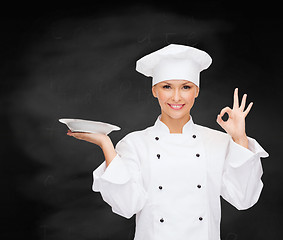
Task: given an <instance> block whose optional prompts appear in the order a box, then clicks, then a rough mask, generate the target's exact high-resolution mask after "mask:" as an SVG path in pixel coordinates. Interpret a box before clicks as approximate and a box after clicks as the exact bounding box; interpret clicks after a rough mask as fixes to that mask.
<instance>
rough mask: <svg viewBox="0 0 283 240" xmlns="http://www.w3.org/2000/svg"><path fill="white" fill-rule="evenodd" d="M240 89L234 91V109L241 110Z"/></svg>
mask: <svg viewBox="0 0 283 240" xmlns="http://www.w3.org/2000/svg"><path fill="white" fill-rule="evenodd" d="M238 91H239V90H238V88H235V90H234V103H233V109H234V108H239V97H238Z"/></svg>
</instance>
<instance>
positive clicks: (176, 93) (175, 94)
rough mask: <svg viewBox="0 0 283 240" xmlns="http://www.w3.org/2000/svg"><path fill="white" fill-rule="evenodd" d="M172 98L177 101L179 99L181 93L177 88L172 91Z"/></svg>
mask: <svg viewBox="0 0 283 240" xmlns="http://www.w3.org/2000/svg"><path fill="white" fill-rule="evenodd" d="M172 99H173V101H174V102H179V101H180V100H181V93H180V91H179V89H175V91H174V92H173V96H172Z"/></svg>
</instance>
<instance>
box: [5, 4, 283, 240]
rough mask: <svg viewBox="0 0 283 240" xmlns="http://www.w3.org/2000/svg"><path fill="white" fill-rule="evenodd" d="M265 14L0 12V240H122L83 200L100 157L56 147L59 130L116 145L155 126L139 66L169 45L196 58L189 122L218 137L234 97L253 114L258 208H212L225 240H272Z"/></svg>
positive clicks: (275, 39) (126, 231)
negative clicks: (104, 133) (71, 129)
mask: <svg viewBox="0 0 283 240" xmlns="http://www.w3.org/2000/svg"><path fill="white" fill-rule="evenodd" d="M277 9H278V7H277V6H274V5H273V4H272V2H269V3H268V4H266V2H262V4H260V5H259V3H257V5H247V4H245V3H239V2H237V4H235V3H234V2H233V1H228V2H227V3H226V2H225V1H211V2H200V1H199V2H190V1H187V2H186V4H183V3H181V1H174V2H163V3H158V2H155V3H152V2H151V3H148V2H145V1H143V2H141V3H121V2H119V3H117V2H116V3H111V2H109V1H108V2H105V3H99V4H98V3H95V4H92V5H83V4H79V5H78V3H76V5H75V4H73V5H72V4H70V3H69V4H66V5H60V6H59V5H58V4H56V5H55V4H54V5H52V4H51V3H48V4H47V3H44V2H41V3H40V5H39V4H32V5H27V4H25V5H23V4H22V5H19V4H17V5H16V4H15V5H12V4H11V6H5V7H4V6H3V8H2V9H1V25H0V27H1V29H0V30H1V41H0V44H1V46H0V47H1V53H0V54H1V69H0V70H1V71H0V74H1V78H0V79H1V80H0V81H1V82H0V86H1V90H0V91H1V96H0V98H1V127H2V129H1V131H0V134H1V152H0V154H1V167H0V171H1V175H0V177H1V198H0V199H1V204H0V206H1V214H0V216H1V230H0V237H1V239H22V238H27V239H29V240H33V239H42V240H61V239H64V240H73V239H76V240H83V239H97V240H99V239H100V240H102V239H109V240H112V239H113V240H114V239H115V240H119V239H123V240H125V239H133V235H134V226H135V225H134V218H132V219H130V220H127V219H124V218H122V217H120V216H118V215H116V214H113V213H112V212H111V209H110V207H109V206H108V205H107V204H106V203H104V202H103V200H102V199H101V196H100V194H98V193H93V192H92V190H91V185H92V171H93V170H94V169H95V168H96V167H97V166H98V165H99V164H100V163H101V162H102V161H103V154H102V152H101V150H100V149H99V148H98V147H97V146H95V145H92V144H89V143H86V142H80V141H78V140H75V139H73V138H70V137H67V136H66V131H67V128H66V127H65V126H64V125H62V124H60V123H59V122H58V119H59V118H63V117H68V118H82V119H90V120H96V121H104V122H109V123H112V124H115V125H118V126H120V127H121V128H122V130H121V131H119V132H113V133H111V134H110V136H111V138H112V140H113V142H114V144H116V143H117V142H118V141H119V140H120V139H121V138H122V137H123V136H125V135H126V134H127V133H129V132H131V131H134V130H139V129H144V128H146V127H148V126H150V125H152V124H153V123H154V121H155V120H156V118H157V116H158V115H159V107H158V104H157V102H156V101H155V99H154V98H153V97H152V96H151V80H150V79H147V78H146V77H144V76H142V75H141V74H139V73H137V72H136V71H135V62H136V60H137V59H139V58H140V57H142V56H144V55H145V54H148V53H150V52H152V51H154V50H157V49H159V48H161V47H164V46H166V45H167V44H170V43H180V44H187V45H191V46H195V47H198V48H200V49H203V50H205V51H207V52H208V53H209V54H210V55H211V56H212V58H213V64H212V65H211V67H210V68H209V69H208V70H206V71H205V72H203V73H202V75H201V79H202V80H201V91H200V95H199V97H198V99H197V101H196V103H195V106H194V109H193V111H192V115H193V118H194V122H195V123H198V124H200V125H205V126H208V127H211V128H214V129H218V130H221V129H220V127H219V126H218V125H217V123H216V122H215V119H216V115H217V113H218V112H219V111H220V110H221V109H222V108H223V107H225V106H226V105H228V106H231V105H232V95H233V90H234V88H235V87H239V92H240V94H241V95H242V94H243V93H248V100H249V101H253V102H254V106H253V109H252V111H251V112H250V114H249V116H248V118H247V126H246V127H247V134H248V135H249V136H252V137H253V138H255V139H257V140H258V142H259V143H260V144H261V145H262V146H263V147H264V148H265V150H266V151H267V152H268V153H269V154H270V157H269V158H267V159H263V161H262V163H263V167H264V176H263V181H264V184H265V186H264V189H263V192H262V195H261V198H260V200H259V202H258V203H257V204H256V205H255V206H254V207H252V208H251V209H249V210H247V211H238V210H236V209H235V208H234V207H232V206H231V205H229V204H228V203H226V202H225V201H222V206H223V207H222V208H223V212H222V223H221V227H222V230H221V236H222V239H225V240H236V239H238V240H248V239H249V240H255V239H256V240H265V239H280V238H282V233H281V232H282V224H283V220H282V193H283V191H282V183H283V181H282V174H281V167H282V161H281V156H282V147H281V145H282V140H281V139H282V135H283V134H282V126H281V124H282V121H281V120H280V115H282V114H281V106H282V91H281V89H282V88H281V86H282V84H281V81H282V71H280V69H281V68H282V66H281V65H282V60H281V59H282V57H281V56H282V55H281V54H282V51H281V50H282V46H281V45H282V33H281V32H282V21H281V20H280V12H278V11H277Z"/></svg>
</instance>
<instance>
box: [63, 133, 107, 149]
mask: <svg viewBox="0 0 283 240" xmlns="http://www.w3.org/2000/svg"><path fill="white" fill-rule="evenodd" d="M67 135H68V136H71V137H74V138H76V139H79V140H84V141H87V142H90V143H94V144H96V145H98V146H99V147H102V146H103V143H104V142H106V141H108V138H109V137H108V136H107V135H105V134H101V133H85V132H72V131H71V130H68V132H67Z"/></svg>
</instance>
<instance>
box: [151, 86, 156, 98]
mask: <svg viewBox="0 0 283 240" xmlns="http://www.w3.org/2000/svg"><path fill="white" fill-rule="evenodd" d="M151 91H152V95H153V96H154V97H155V98H157V90H156V87H155V85H154V86H152V88H151Z"/></svg>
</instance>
